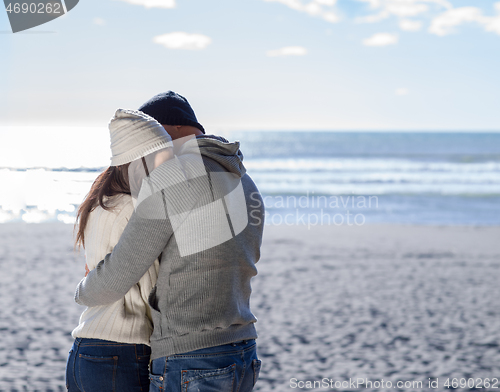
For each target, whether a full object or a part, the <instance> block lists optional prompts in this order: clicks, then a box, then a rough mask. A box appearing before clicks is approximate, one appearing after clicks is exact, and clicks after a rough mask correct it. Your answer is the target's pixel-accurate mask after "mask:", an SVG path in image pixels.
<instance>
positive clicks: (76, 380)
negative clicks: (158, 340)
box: [66, 338, 151, 392]
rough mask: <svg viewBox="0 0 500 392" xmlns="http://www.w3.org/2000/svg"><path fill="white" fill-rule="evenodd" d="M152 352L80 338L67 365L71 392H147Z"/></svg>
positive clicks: (129, 345)
mask: <svg viewBox="0 0 500 392" xmlns="http://www.w3.org/2000/svg"><path fill="white" fill-rule="evenodd" d="M150 355H151V348H150V347H149V346H146V345H144V344H127V343H118V342H110V341H108V340H100V339H84V338H77V339H75V342H74V343H73V347H72V348H71V350H70V352H69V356H68V363H67V365H66V387H67V389H68V391H69V392H115V391H116V392H139V391H142V392H147V391H148V390H149V379H148V365H149V359H150Z"/></svg>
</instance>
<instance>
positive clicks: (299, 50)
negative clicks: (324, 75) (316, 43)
mask: <svg viewBox="0 0 500 392" xmlns="http://www.w3.org/2000/svg"><path fill="white" fill-rule="evenodd" d="M266 54H267V56H268V57H279V56H305V55H306V54H307V49H306V48H304V47H302V46H286V47H284V48H281V49H275V50H268V51H267V52H266Z"/></svg>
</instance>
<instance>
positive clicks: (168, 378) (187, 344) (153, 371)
mask: <svg viewBox="0 0 500 392" xmlns="http://www.w3.org/2000/svg"><path fill="white" fill-rule="evenodd" d="M139 110H141V111H142V112H144V113H146V114H148V115H150V116H151V117H153V118H155V119H156V120H157V121H158V122H160V124H162V125H163V126H164V128H165V130H166V131H167V132H168V133H169V134H170V136H171V137H172V139H173V143H174V153H175V158H174V159H171V160H168V161H167V162H164V163H162V164H161V165H160V166H158V167H157V168H151V169H153V170H151V173H149V174H150V175H149V177H148V178H147V179H146V180H145V182H144V183H143V185H142V188H141V191H140V194H139V195H138V200H137V205H136V210H135V212H134V214H133V215H132V217H131V219H130V221H129V223H128V225H127V227H126V228H125V231H124V232H123V234H122V236H121V239H120V241H119V242H118V244H117V245H116V247H115V248H114V250H113V252H112V253H110V254H108V255H107V256H106V257H105V259H104V260H103V261H101V262H100V263H99V265H98V266H97V268H95V269H94V270H92V271H91V272H90V273H89V274H88V276H87V277H86V278H84V279H83V280H82V281H81V282H80V284H79V285H78V287H77V291H76V294H75V300H76V302H77V303H79V304H81V305H85V306H99V305H105V304H109V303H113V302H115V301H117V300H120V299H121V298H122V297H123V296H124V295H125V293H127V291H128V290H129V289H130V288H131V287H132V286H133V285H135V284H136V283H137V282H138V281H139V279H140V278H141V277H142V276H143V274H144V273H145V272H146V271H147V270H148V269H149V267H150V266H151V265H152V264H153V262H154V260H155V259H156V258H158V255H160V254H161V264H160V271H159V275H158V281H157V285H156V287H155V288H154V289H153V291H152V292H151V295H150V298H149V304H150V307H151V312H152V318H153V323H154V331H153V334H152V336H151V350H152V354H151V359H152V362H151V365H150V379H151V385H150V391H181V390H182V391H191V390H193V391H202V392H210V391H217V392H225V391H239V392H246V391H251V390H252V389H253V386H254V384H255V382H256V380H257V378H258V374H259V370H260V361H259V360H258V359H257V355H256V346H255V339H256V338H257V333H256V330H255V326H254V323H255V322H256V321H257V320H256V318H255V317H254V315H253V314H252V313H251V311H250V307H249V303H250V293H251V287H250V280H251V278H252V277H253V276H255V275H256V274H257V270H256V267H255V263H256V262H257V261H258V260H259V257H260V246H261V242H262V232H263V222H264V210H263V202H262V199H261V197H260V194H259V192H258V190H257V188H256V186H255V184H254V183H253V181H252V179H251V178H250V177H249V176H248V174H246V173H245V168H244V166H243V164H242V159H243V156H242V154H241V152H240V150H239V143H238V142H234V143H229V142H228V141H227V140H225V139H224V138H221V137H216V136H209V135H205V130H204V128H203V126H202V125H201V124H199V123H198V120H197V119H196V116H195V114H194V111H193V110H192V108H191V106H190V105H189V103H188V101H187V100H186V99H185V98H184V97H182V96H180V95H178V94H176V93H174V92H172V91H168V92H166V93H162V94H158V95H157V96H155V97H153V98H152V99H151V100H150V101H148V102H146V103H145V104H144V105H142V106H141V107H140V108H139Z"/></svg>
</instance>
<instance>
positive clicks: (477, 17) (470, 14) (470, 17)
mask: <svg viewBox="0 0 500 392" xmlns="http://www.w3.org/2000/svg"><path fill="white" fill-rule="evenodd" d="M495 9H496V11H497V15H496V16H484V15H483V11H482V10H481V9H479V8H476V7H461V8H454V9H451V10H448V11H446V12H445V13H443V14H441V15H439V16H437V17H436V18H434V19H433V20H432V23H431V26H430V27H429V32H430V33H432V34H436V35H439V36H445V35H448V34H451V33H453V32H454V30H455V29H454V28H455V27H457V26H459V25H461V24H463V23H471V22H473V23H478V24H479V25H481V26H482V27H483V28H484V29H485V30H486V31H491V32H494V33H497V34H499V35H500V2H499V3H495Z"/></svg>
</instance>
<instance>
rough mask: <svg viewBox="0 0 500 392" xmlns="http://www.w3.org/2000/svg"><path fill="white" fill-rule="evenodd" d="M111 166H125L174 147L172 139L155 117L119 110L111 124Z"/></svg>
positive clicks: (135, 111) (129, 110) (134, 111)
mask: <svg viewBox="0 0 500 392" xmlns="http://www.w3.org/2000/svg"><path fill="white" fill-rule="evenodd" d="M109 134H110V138H111V155H112V157H111V166H119V165H124V164H125V163H129V162H132V161H135V160H136V159H139V158H142V157H144V156H146V155H148V154H151V153H153V152H155V151H158V150H161V149H163V148H166V147H172V138H171V137H170V135H169V134H168V133H167V131H165V128H163V127H162V125H161V124H160V123H159V122H158V121H156V120H155V119H154V118H153V117H150V116H148V115H147V114H145V113H143V112H140V111H138V110H131V109H118V110H117V111H116V113H115V115H114V117H113V118H112V119H111V121H110V123H109Z"/></svg>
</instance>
